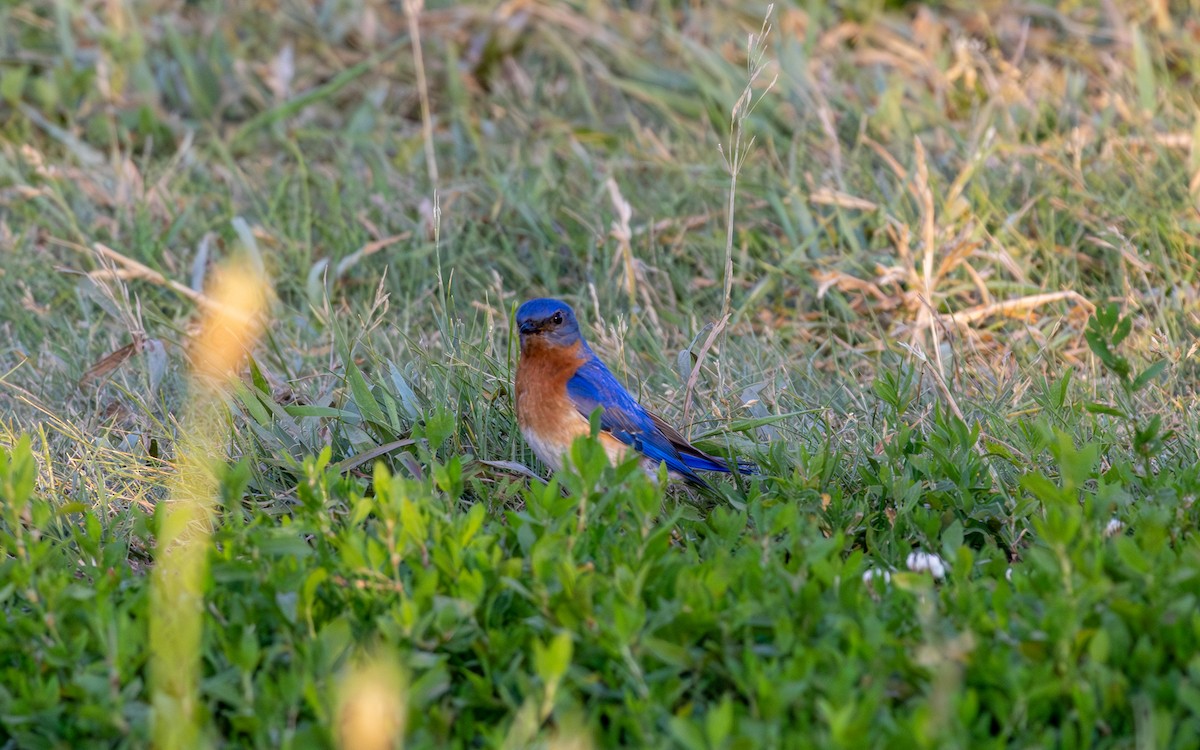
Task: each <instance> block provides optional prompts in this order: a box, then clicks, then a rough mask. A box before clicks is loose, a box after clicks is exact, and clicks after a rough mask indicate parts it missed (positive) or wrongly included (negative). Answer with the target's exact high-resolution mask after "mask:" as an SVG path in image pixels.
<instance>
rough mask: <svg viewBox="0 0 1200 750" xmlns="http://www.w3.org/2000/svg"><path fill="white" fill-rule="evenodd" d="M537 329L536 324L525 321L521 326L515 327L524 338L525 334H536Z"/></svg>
mask: <svg viewBox="0 0 1200 750" xmlns="http://www.w3.org/2000/svg"><path fill="white" fill-rule="evenodd" d="M537 329H538V327H537V324H536V323H534V322H533V321H532V320H527V321H525V322H524V323H522V324H521V325H519V326H517V330H519V331H520V332H521V335H522V336H524V335H526V334H530V333H537Z"/></svg>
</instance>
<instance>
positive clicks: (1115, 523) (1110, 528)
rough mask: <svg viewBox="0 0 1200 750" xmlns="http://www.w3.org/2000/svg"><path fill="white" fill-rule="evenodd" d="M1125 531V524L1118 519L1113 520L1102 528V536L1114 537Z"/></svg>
mask: <svg viewBox="0 0 1200 750" xmlns="http://www.w3.org/2000/svg"><path fill="white" fill-rule="evenodd" d="M1124 530H1125V524H1124V523H1123V522H1122V521H1121V519H1119V518H1114V519H1113V520H1111V521H1109V522H1108V525H1107V526H1105V527H1104V536H1116V535H1117V534H1120V533H1121V532H1122V531H1124Z"/></svg>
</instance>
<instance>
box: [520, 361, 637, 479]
mask: <svg viewBox="0 0 1200 750" xmlns="http://www.w3.org/2000/svg"><path fill="white" fill-rule="evenodd" d="M584 361H585V355H584V351H583V346H582V344H581V343H580V342H576V343H574V344H572V345H571V346H550V345H547V344H545V343H544V342H541V341H538V340H537V339H532V340H530V341H529V342H527V344H526V345H525V346H523V347H521V361H520V362H519V363H518V364H517V378H516V384H515V385H516V407H517V425H518V426H519V427H520V429H521V435H522V437H524V438H525V441H526V442H527V443H529V446H530V447H531V448H533V452H534V453H535V454H537V457H538V458H540V459H541V460H542V462H543V463H545V464H546V465H547V466H549V467H550V468H551V469H553V470H555V471H558V470H560V469H562V464H563V455H564V454H565V453H566V452H567V451H568V450H569V449H570V447H571V443H572V442H574V440H575V439H576V438H577V437H579V436H581V435H586V434H587V433H588V430H589V427H588V420H587V418H586V417H584V416H583V415H582V414H580V413H579V410H578V409H576V408H575V404H574V403H572V402H571V399H570V397H569V396H568V395H567V381H569V380H570V379H571V378H572V377H574V376H575V373H576V371H578V370H579V368H580V367H581V366H583V363H584ZM600 439H601V442H602V443H604V446H605V448H606V449H607V451H608V454H609V457H610V459H612V460H613V461H614V462H615V461H617V460H619V458H620V456H621V454H622V452H623V451H624V448H625V445H624V444H623V443H621V442H620V441H619V440H617V439H616V438H614V437H612V436H611V435H601V438H600Z"/></svg>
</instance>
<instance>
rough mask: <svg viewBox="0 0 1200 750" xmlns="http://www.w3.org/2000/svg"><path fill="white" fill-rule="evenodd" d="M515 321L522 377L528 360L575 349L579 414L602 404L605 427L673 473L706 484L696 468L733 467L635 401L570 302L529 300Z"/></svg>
mask: <svg viewBox="0 0 1200 750" xmlns="http://www.w3.org/2000/svg"><path fill="white" fill-rule="evenodd" d="M516 323H517V327H518V330H519V331H520V333H521V365H520V366H519V368H518V378H520V368H521V367H526V366H528V367H535V366H536V365H532V364H530V365H527V364H526V363H527V361H529V360H534V361H536V360H538V359H539V358H542V359H543V360H545V358H546V357H547V356H548V355H547V354H546V352H551V351H574V352H577V355H576V356H572V357H571V358H570V359H569V360H568V361H569V362H570V365H569V366H570V367H572V368H574V371H573V373H571V374H570V377H569V378H568V379H567V380H566V396H567V399H568V400H569V403H570V404H571V405H573V406H574V407H575V409H576V410H577V411H578V412H579V414H580V415H582V416H583V417H584V418H587V417H589V416H590V415H591V414H592V412H593V411H595V410H596V407H603V409H604V410H603V412H602V413H601V416H600V427H601V429H602V430H604V431H605V432H607V433H608V434H609V435H611V436H612V437H614V438H616V439H617V440H619V441H620V442H621V443H624V444H625V445H628V446H631V447H633V448H634V449H635V450H637V451H639V452H640V453H642V454H643V455H645V456H646V457H647V458H648V459H650V460H651V462H653V464H655V465H657V464H658V463H659V462H665V463H666V465H667V468H668V469H669V470H670V471H671V472H673V473H674V474H677V475H678V476H680V477H682V478H683V479H685V480H686V481H688V482H690V483H692V484H695V485H697V486H701V487H706V486H707V484H706V483H705V482H704V480H703V479H701V478H700V476H699V475H697V474H696V470H702V471H721V472H728V471H730V467H729V465H728V464H727V463H726V462H725V461H724V460H722V459H720V458H717V457H716V456H711V455H709V454H707V453H704V452H703V451H701V450H699V449H698V448H696V447H695V446H693V445H692V444H691V443H689V442H688V441H687V439H686V438H685V437H684V436H683V435H681V434H680V433H679V432H678V431H677V430H675V428H673V427H671V426H670V425H669V424H667V423H666V422H665V421H664V420H663V419H662V418H661V417H659V416H658V415H657V414H654V413H652V412H650V411H648V410H646V409H645V408H643V407H642V405H641V404H639V403H638V402H637V399H635V398H634V397H633V395H632V394H630V393H629V391H627V390H626V389H625V387H624V386H622V385H621V383H620V382H619V381H618V380H617V379H616V377H614V376H613V374H612V372H611V371H609V369H608V367H607V366H606V365H605V364H604V363H603V362H602V361H600V358H599V357H597V356H596V354H595V352H593V351H592V349H591V347H589V346H588V345H587V342H586V341H584V340H583V337H582V335H581V334H580V331H579V323H578V321H577V320H576V318H575V313H574V311H573V310H572V309H571V307H570V306H569V305H567V304H566V303H564V302H561V301H559V300H554V299H534V300H530V301H528V302H526V303H525V304H523V305H521V307H520V308H518V309H517V315H516ZM560 382H561V381H560ZM561 387H562V386H559V388H561ZM560 393H561V391H560ZM553 395H554V394H547V396H551V397H552V396H553ZM520 411H521V409H520V404H518V418H519V419H520V418H521V417H522V415H521V414H520ZM737 469H738V471H740V472H742V473H751V472H752V471H753V466H752V465H750V464H740V463H739V464H738V466H737Z"/></svg>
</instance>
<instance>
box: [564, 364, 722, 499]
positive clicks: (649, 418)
mask: <svg viewBox="0 0 1200 750" xmlns="http://www.w3.org/2000/svg"><path fill="white" fill-rule="evenodd" d="M567 396H568V397H569V398H570V399H571V402H572V403H573V404H574V405H575V408H576V409H578V410H579V413H580V414H582V415H583V416H585V417H589V416H591V414H592V412H593V411H595V410H596V407H597V406H602V407H604V411H603V412H602V413H601V415H600V427H601V429H603V430H605V431H606V432H608V433H610V434H611V435H612V436H613V437H615V438H616V439H618V440H620V441H621V442H622V443H625V444H626V445H630V446H633V447H634V448H635V449H637V450H638V451H640V452H642V453H644V454H645V455H646V456H647V457H648V458H650V459H651V460H653V461H666V463H667V468H669V469H671V470H673V471H676V472H679V473H680V474H682V475H683V476H685V477H687V478H688V479H690V480H693V481H695V482H698V483H701V484H703V481H702V480H701V479H700V477H698V476H696V474H695V472H693V471H692V468H691V466H689V465H688V463H687V461H686V459H685V458H684V457H683V456H682V455H680V452H679V450H678V448H677V447H676V446H675V445H674V444H673V442H674V441H672V440H671V438H670V437H669V436H668V435H667V434H664V432H663V430H662V429H660V425H662V424H665V423H663V422H662V420H661V419H659V418H658V417H656V416H655V415H653V414H651V413H650V412H648V411H646V410H645V409H644V408H642V405H641V404H639V403H638V402H637V400H636V399H634V397H633V396H632V395H631V394H630V393H629V391H627V390H625V387H624V386H622V385H621V383H620V382H618V381H617V379H616V378H615V377H613V374H612V373H611V372H610V371H609V369H608V367H606V366H605V365H604V363H603V362H601V361H600V359H599V358H597V357H596V356H595V355H593V356H592V357H590V358H589V359H588V361H587V362H585V363H584V364H583V366H582V367H580V368H579V370H577V371H576V372H575V375H574V377H572V378H571V379H570V380H568V381H567ZM668 429H670V428H668ZM671 432H672V433H674V434H675V435H678V433H676V432H675V431H674V430H671ZM679 439H680V440H683V438H682V437H680V438H679ZM683 443H684V445H687V441H686V440H683ZM689 447H690V446H689ZM693 450H694V449H693ZM701 455H703V454H701ZM697 468H704V469H707V468H710V467H709V466H707V465H706V466H698V467H697ZM711 468H714V469H718V470H720V469H721V468H722V467H718V466H716V465H714V466H712V467H711Z"/></svg>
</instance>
